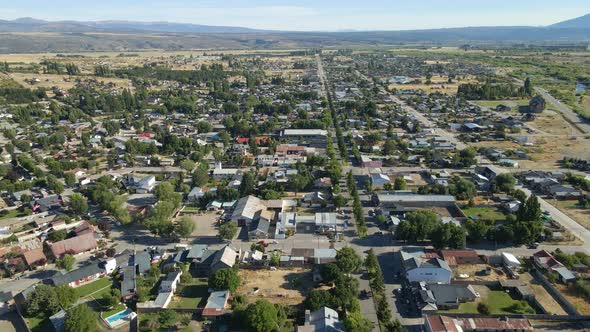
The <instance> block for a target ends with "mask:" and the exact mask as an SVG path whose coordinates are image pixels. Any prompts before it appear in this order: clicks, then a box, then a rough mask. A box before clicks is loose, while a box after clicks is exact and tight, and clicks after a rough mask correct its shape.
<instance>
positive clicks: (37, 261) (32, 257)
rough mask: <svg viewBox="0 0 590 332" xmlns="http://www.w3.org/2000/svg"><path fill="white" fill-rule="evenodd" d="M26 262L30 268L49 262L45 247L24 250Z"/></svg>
mask: <svg viewBox="0 0 590 332" xmlns="http://www.w3.org/2000/svg"><path fill="white" fill-rule="evenodd" d="M23 257H24V259H25V263H27V266H28V267H29V268H32V267H34V266H39V265H44V264H45V263H46V262H47V257H45V254H44V253H43V248H36V249H32V250H28V251H25V252H23Z"/></svg>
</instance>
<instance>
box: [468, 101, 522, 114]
mask: <svg viewBox="0 0 590 332" xmlns="http://www.w3.org/2000/svg"><path fill="white" fill-rule="evenodd" d="M472 103H474V104H476V105H479V106H481V107H487V108H490V109H495V108H496V107H498V105H505V106H508V107H510V108H512V112H516V111H518V106H526V105H528V104H529V100H528V99H513V100H475V101H473V102H472Z"/></svg>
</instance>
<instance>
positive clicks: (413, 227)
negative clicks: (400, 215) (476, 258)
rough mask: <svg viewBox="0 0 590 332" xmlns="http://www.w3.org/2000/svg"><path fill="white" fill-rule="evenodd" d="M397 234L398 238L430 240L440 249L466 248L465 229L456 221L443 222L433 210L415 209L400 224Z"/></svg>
mask: <svg viewBox="0 0 590 332" xmlns="http://www.w3.org/2000/svg"><path fill="white" fill-rule="evenodd" d="M395 236H396V238H397V239H398V240H405V241H412V242H417V241H425V240H430V241H432V244H433V245H434V247H436V248H438V249H442V248H453V249H461V248H465V242H466V232H465V229H464V228H463V227H461V226H459V225H456V224H454V223H446V224H445V223H442V222H440V221H439V220H438V215H437V214H436V213H434V212H432V211H424V210H422V211H414V212H410V213H408V214H407V215H406V218H405V219H404V220H402V221H401V222H400V224H399V225H398V227H397V229H396V231H395Z"/></svg>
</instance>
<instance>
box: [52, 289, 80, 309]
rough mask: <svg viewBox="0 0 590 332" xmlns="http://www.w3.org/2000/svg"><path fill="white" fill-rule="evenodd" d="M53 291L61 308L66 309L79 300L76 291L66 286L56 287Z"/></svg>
mask: <svg viewBox="0 0 590 332" xmlns="http://www.w3.org/2000/svg"><path fill="white" fill-rule="evenodd" d="M54 290H55V295H56V296H57V301H58V302H59V305H60V306H61V307H62V308H68V307H69V306H71V305H72V304H74V303H76V301H78V298H80V295H79V294H78V291H77V290H76V289H75V288H72V287H70V286H68V285H61V286H57V287H55V289H54Z"/></svg>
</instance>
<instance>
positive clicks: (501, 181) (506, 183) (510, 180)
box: [494, 173, 516, 193]
mask: <svg viewBox="0 0 590 332" xmlns="http://www.w3.org/2000/svg"><path fill="white" fill-rule="evenodd" d="M494 184H495V185H496V188H497V189H498V190H499V191H501V192H505V193H509V192H511V191H512V190H513V189H514V185H515V184H516V179H515V178H514V176H512V174H509V173H505V174H499V175H498V176H496V178H495V179H494Z"/></svg>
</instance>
